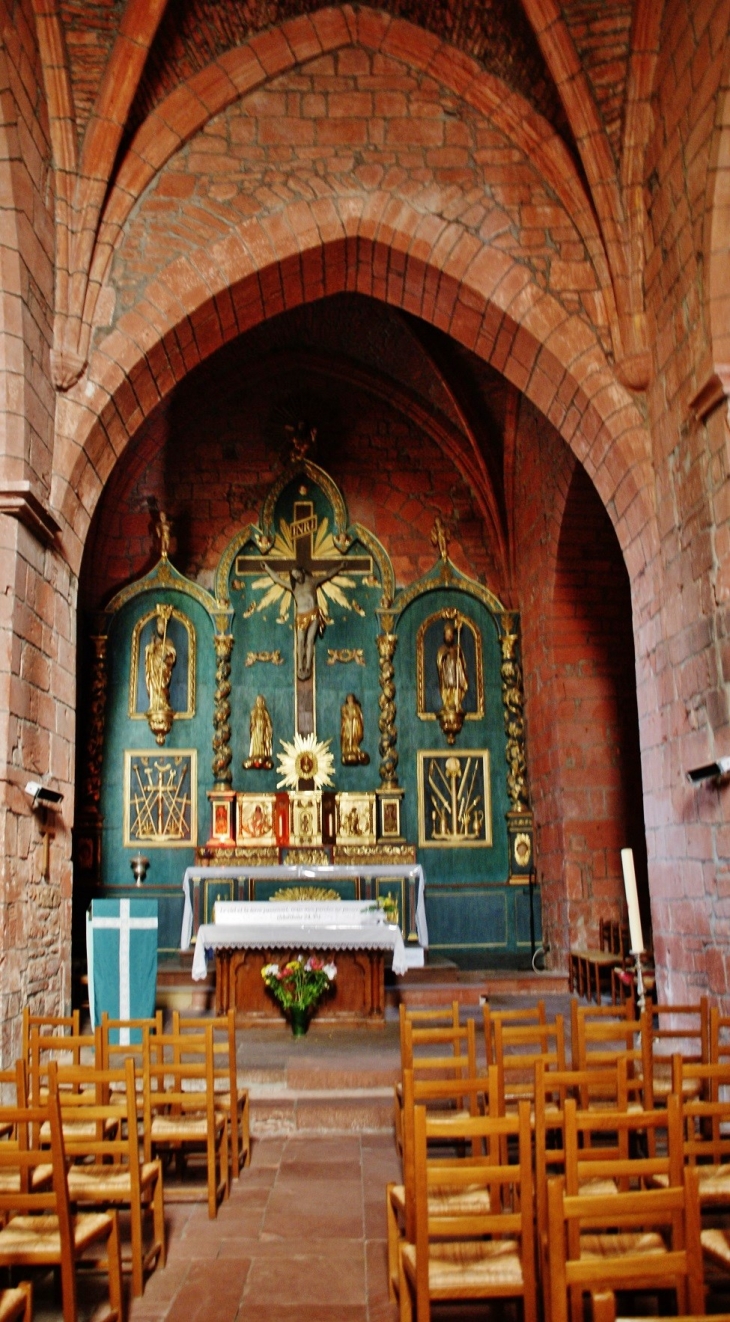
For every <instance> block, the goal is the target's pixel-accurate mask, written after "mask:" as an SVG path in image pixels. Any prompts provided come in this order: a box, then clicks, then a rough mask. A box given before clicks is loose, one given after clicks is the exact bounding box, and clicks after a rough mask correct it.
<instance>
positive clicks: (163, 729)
mask: <svg viewBox="0 0 730 1322" xmlns="http://www.w3.org/2000/svg"><path fill="white" fill-rule="evenodd" d="M171 615H172V606H158V607H157V622H156V625H155V633H154V636H153V638H152V639H151V641H150V642H149V643H148V644H147V646H146V648H145V651H144V678H145V684H146V685H147V696H148V698H149V704H150V705H149V708H148V710H147V713H146V715H147V721H148V724H149V727H150V730H151V731H152V733H153V735H154V736H155V739H156V740H157V743H158V744H164V742H165V737H166V735H168V734H169V732H170V730H171V728H172V720H173V716H174V712H173V709H172V705H171V703H170V680H171V678H172V671H173V667H174V665H175V662H176V661H177V652H176V650H175V645H174V643H173V642H172V640H171V639H170V638H168V636H167V627H168V625H169V623H170V617H171Z"/></svg>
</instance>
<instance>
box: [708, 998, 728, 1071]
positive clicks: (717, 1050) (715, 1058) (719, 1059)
mask: <svg viewBox="0 0 730 1322" xmlns="http://www.w3.org/2000/svg"><path fill="white" fill-rule="evenodd" d="M728 1035H730V1015H723V1014H720V1011H719V1009H718V1007H717V1006H716V1005H713V1006H712V1008H711V1010H710V1057H709V1059H710V1064H712V1065H721V1064H722V1063H723V1062H724V1061H730V1038H729V1036H728Z"/></svg>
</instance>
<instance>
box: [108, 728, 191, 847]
mask: <svg viewBox="0 0 730 1322" xmlns="http://www.w3.org/2000/svg"><path fill="white" fill-rule="evenodd" d="M197 758H198V755H197V752H196V750H195V749H194V748H191V749H185V750H180V751H178V750H177V749H175V751H174V752H171V753H167V754H165V753H150V751H149V750H148V749H131V750H129V751H127V752H126V753H125V754H124V763H125V765H124V800H125V802H124V844H125V846H130V845H136V844H144V845H145V848H152V847H155V846H157V847H167V848H174V847H178V848H181V847H182V846H184V845H191V844H194V843H195V838H196V835H197V792H196V791H197V780H198V778H197Z"/></svg>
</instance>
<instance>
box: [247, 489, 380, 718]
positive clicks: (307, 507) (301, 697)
mask: <svg viewBox="0 0 730 1322" xmlns="http://www.w3.org/2000/svg"><path fill="white" fill-rule="evenodd" d="M292 516H293V517H292V521H291V524H289V525H288V527H287V526H286V525H285V524H284V523H282V530H283V532H284V534H285V544H286V549H284V548H281V549H275V550H274V553H273V554H272V555H270V556H267V557H264V556H261V555H239V556H237V557H236V567H235V572H236V574H237V575H239V576H242V575H244V574H256V575H258V576H260V574H261V570H262V569H263V570H264V571H265V573H266V575H267V576H268V578H269V579H270V580H271V582H272V583H273V584H274V587H275V588H278V589H279V590H280V595H281V594H284V593H288V594H290V596H291V599H292V600H293V602H294V633H295V657H296V666H295V669H296V729H297V733H298V734H300V735H308V734H315V733H316V730H315V708H314V678H315V665H316V662H315V654H316V642H317V638H318V637H321V636H322V635H323V634H324V631H325V628H326V626H327V623H328V616H327V607H326V599H325V595H324V593H323V591H322V589H323V588H324V586H325V584H329V583H333V580H336V579H337V578H338V577H340V576H342V575H347V576H348V577H349V576H350V575H352V574H358V575H365V576H368V577H369V576H371V575H372V572H373V561H372V557H371V556H369V555H349V556H347V558H342V557H339V558H335V556H333V555H332V553H331V552H330V553H329V554H327V552H326V551H325V547H324V546H323V545H322V542H323V541H324V542H325V544H326V543H329V542H330V541H332V536H331V534H329V535H328V536H327V537H326V538H324V539H323V538H322V536H321V535H320V534H321V533H322V531H323V530H324V529H325V527H326V525H325V524H320V523H319V520H318V518H317V514H316V513H315V509H314V504H313V502H312V501H311V500H295V501H294V503H293V509H292ZM333 549H334V547H333ZM327 550H328V551H329V546H327ZM259 586H264V587H266V582H265V580H263V582H262V580H261V579H260V577H259V581H258V582H257V583H254V587H255V588H257V587H259ZM350 586H351V585H350ZM337 588H338V589H339V585H337ZM333 595H335V597H336V599H338V598H339V599H342V600H343V601H344V597H343V594H342V592H341V590H338V591H336V592H333ZM270 601H271V597H270V596H269V594H268V593H267V596H266V597H265V598H264V599H263V601H261V602H260V603H259V605H258V607H257V609H259V610H260V609H262V608H263V606H264V605H265V604H269V603H270ZM345 604H346V605H348V606H350V603H348V602H345ZM350 608H354V609H357V606H356V605H355V604H354V603H353V606H351V607H350ZM360 613H361V614H362V611H360Z"/></svg>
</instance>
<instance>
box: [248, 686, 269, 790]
mask: <svg viewBox="0 0 730 1322" xmlns="http://www.w3.org/2000/svg"><path fill="white" fill-rule="evenodd" d="M248 729H249V736H250V739H249V748H248V757H247V758H246V761H245V762H244V764H243V765H244V767H245V768H246V770H247V771H251V770H256V771H271V768H272V767H273V765H274V760H273V756H272V754H273V748H274V727H273V725H272V723H271V716H270V715H269V709H268V707H267V706H266V699H265V697H264V695H263V693H259V694H257V696H256V700H255V702H254V705H253V707H252V708H251V715H250V718H249V723H248Z"/></svg>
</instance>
